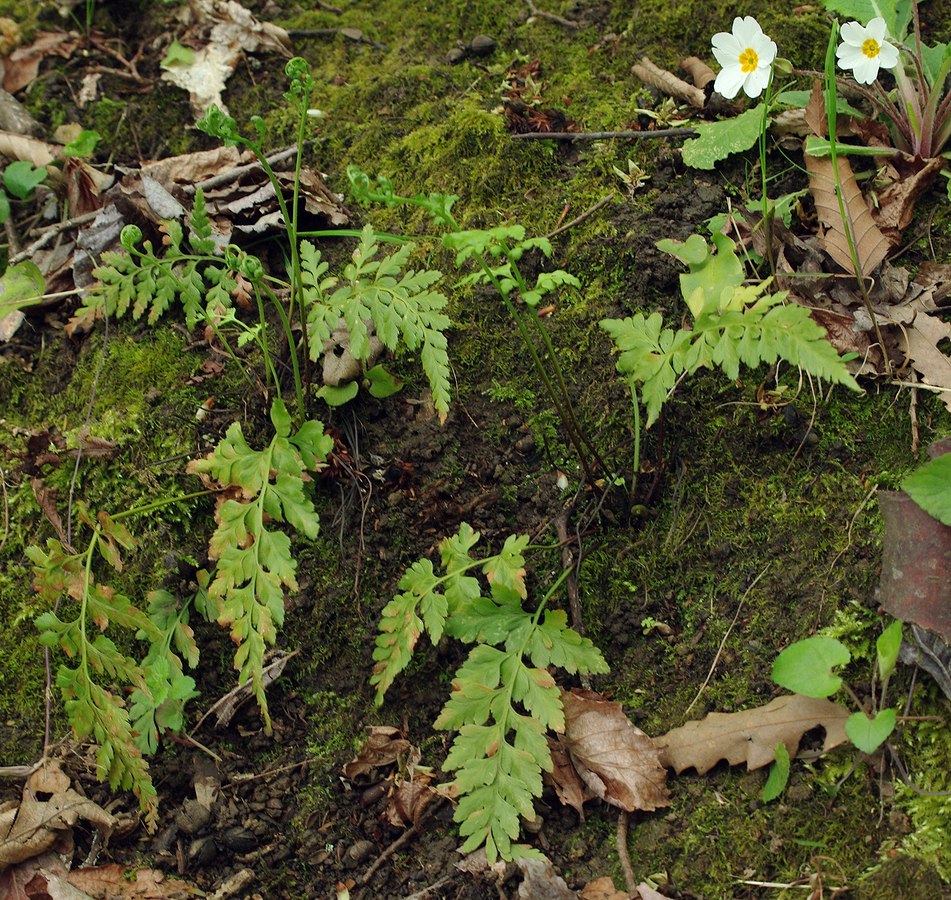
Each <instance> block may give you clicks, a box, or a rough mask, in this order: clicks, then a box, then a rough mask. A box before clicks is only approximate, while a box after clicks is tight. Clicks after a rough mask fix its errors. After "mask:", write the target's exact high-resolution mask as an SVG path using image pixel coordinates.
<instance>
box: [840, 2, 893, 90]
mask: <svg viewBox="0 0 951 900" xmlns="http://www.w3.org/2000/svg"><path fill="white" fill-rule="evenodd" d="M841 34H842V43H841V44H839V46H838V47H837V48H836V51H835V56H836V59H838V61H839V68H841V69H851V70H852V75H853V76H854V77H855V80H856V81H857V82H858V83H859V84H871V83H872V82H873V81H874V80H875V79H876V78H878V70H879V69H880V68H885V69H894V68H895V66H897V65H898V48H897V47H895V46H894V45H892V44H889V43H888V41H886V40H885V20H884V19H883V18H882V17H881V16H876V17H875V18H874V19H872V21H871V22H869V23H868V25H866V26H864V27H863V26H862V25H859V23H858V22H846V23H845V25H843V26H842V30H841Z"/></svg>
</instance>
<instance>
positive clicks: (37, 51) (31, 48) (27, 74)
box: [3, 31, 81, 94]
mask: <svg viewBox="0 0 951 900" xmlns="http://www.w3.org/2000/svg"><path fill="white" fill-rule="evenodd" d="M80 40H81V38H80V36H79V35H78V34H77V33H76V32H75V31H69V32H66V31H42V32H40V34H38V35H37V37H36V40H35V41H33V43H32V44H29V45H28V46H26V47H19V48H18V49H16V50H14V51H13V53H11V54H10V56H8V57H7V58H6V59H5V60H4V61H3V89H4V90H5V91H9V92H10V93H11V94H15V93H16V92H17V91H20V90H23V88H25V87H26V86H27V85H29V84H32V82H33V80H34V79H35V78H36V76H37V74H38V73H39V71H40V63H41V62H42V61H43V60H44V59H46V58H47V57H49V56H51V55H53V54H55V55H56V56H62V57H64V58H66V59H68V58H69V57H70V56H72V55H73V51H74V50H75V49H76V47H78V46H79V42H80Z"/></svg>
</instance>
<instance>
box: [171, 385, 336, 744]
mask: <svg viewBox="0 0 951 900" xmlns="http://www.w3.org/2000/svg"><path fill="white" fill-rule="evenodd" d="M271 421H272V424H273V425H274V430H275V435H274V437H273V438H272V440H271V443H270V444H269V445H268V446H267V447H266V448H265V449H264V450H252V449H251V447H249V446H248V443H247V441H246V440H245V438H244V435H243V433H242V431H241V425H240V424H239V423H237V422H235V423H233V424H232V425H231V427H230V428H229V429H228V431H227V433H226V435H225V437H224V438H223V439H222V440H221V441H220V443H219V444H218V446H217V447H216V448H215V449H214V451H213V452H212V453H211V454H210V455H209V456H207V457H206V458H204V459H200V460H194V461H193V462H191V463H190V464H189V465H188V467H187V471H188V472H190V473H193V474H197V475H203V476H206V477H207V478H208V479H209V480H211V481H213V482H215V483H217V484H218V485H219V486H220V487H221V488H222V489H232V490H237V492H238V493H239V494H240V499H228V500H225V502H224V503H223V504H222V505H221V506H220V508H219V509H218V512H217V514H216V518H217V521H218V527H217V528H216V529H215V532H214V534H213V535H212V537H211V540H210V542H209V551H208V552H209V556H210V557H211V558H212V559H213V560H216V561H217V566H216V569H215V573H214V577H213V579H212V581H211V584H210V585H209V587H208V595H209V598H211V599H212V600H213V601H215V602H217V603H218V604H219V613H218V623H219V624H221V625H225V626H229V627H230V628H231V637H232V640H234V642H235V643H236V644H237V650H236V652H235V668H236V669H237V670H238V672H239V676H238V680H239V683H241V684H245V683H250V684H251V690H252V692H253V694H254V696H255V698H256V699H257V701H258V705H259V706H260V708H261V713H262V715H263V717H264V721H265V724H266V727H267V728H268V729H270V716H269V715H268V709H267V698H266V696H265V693H264V653H265V650H266V648H267V646H268V645H269V644H273V643H274V642H275V640H276V638H277V630H278V629H279V628H280V627H281V626H282V625H283V623H284V591H285V589H288V590H292V591H296V590H297V580H296V578H295V573H296V570H297V562H296V560H295V559H294V557H293V556H292V554H291V542H290V538H289V537H288V536H287V535H286V534H285V533H284V532H282V531H277V530H275V529H272V528H269V527H266V526H267V525H268V524H270V523H271V522H278V523H280V522H286V523H288V524H289V525H292V526H293V527H294V528H295V530H297V531H298V532H300V533H301V534H303V535H305V536H306V537H309V538H310V539H311V540H313V539H314V538H316V537H317V532H318V528H319V521H318V518H317V512H316V510H315V509H314V505H313V503H312V502H311V500H310V499H309V498H308V497H307V496H306V495H305V493H304V476H305V473H306V471H307V470H308V469H314V468H316V467H318V466H320V465H322V464H323V462H324V461H325V460H326V458H327V455H328V454H329V453H330V451H331V450H332V449H333V439H332V438H331V437H330V436H328V435H325V434H324V431H323V426H322V425H321V424H320V423H319V422H308V423H307V424H306V425H304V427H302V428H301V429H300V430H299V431H298V432H297V433H296V434H291V430H290V429H291V420H290V416H289V415H288V413H287V409H286V407H285V406H284V403H283V402H282V401H281V400H275V401H274V403H273V405H272V407H271Z"/></svg>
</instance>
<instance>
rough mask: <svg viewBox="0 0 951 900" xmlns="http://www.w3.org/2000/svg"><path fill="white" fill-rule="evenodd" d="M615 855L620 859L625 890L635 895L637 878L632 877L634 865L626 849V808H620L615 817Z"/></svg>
mask: <svg viewBox="0 0 951 900" xmlns="http://www.w3.org/2000/svg"><path fill="white" fill-rule="evenodd" d="M617 855H618V859H619V860H620V861H621V871H622V872H623V873H624V884H625V885H626V886H627V892H628V893H629V894H630V895H631V896H632V897H636V896H637V879H636V878H635V877H634V867H633V866H632V865H631V854H630V851H629V850H628V849H627V810H626V809H622V810H621V811H620V813H619V814H618V817H617Z"/></svg>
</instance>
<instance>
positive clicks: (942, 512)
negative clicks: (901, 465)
mask: <svg viewBox="0 0 951 900" xmlns="http://www.w3.org/2000/svg"><path fill="white" fill-rule="evenodd" d="M901 486H902V490H904V491H907V492H908V493H909V494H910V495H911V499H912V500H914V501H915V503H917V504H918V505H919V506H920V507H921V508H922V509H923V510H924V511H925V512H927V513H930V514H931V515H933V516H934V517H935V518H936V519H938V520H939V521H941V522H943V523H944V524H945V525H951V453H945V454H944V456H939V457H938V458H937V459H933V460H931V461H930V462H926V463H925V464H924V465H923V466H922V467H921V468H920V469H916V470H915V471H914V472H912V473H911V475H909V476H908V477H907V478H906V479H905V480H904V481H903V482H902V485H901Z"/></svg>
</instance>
